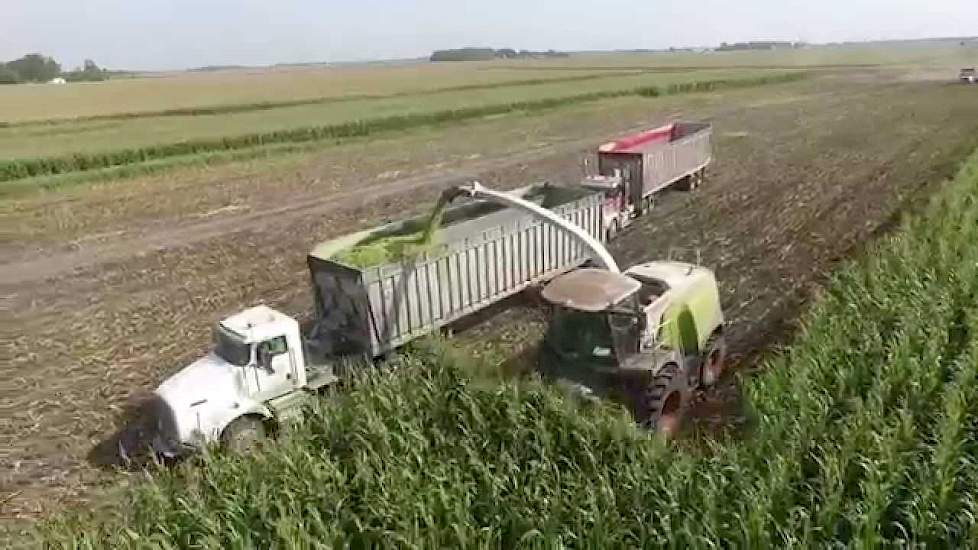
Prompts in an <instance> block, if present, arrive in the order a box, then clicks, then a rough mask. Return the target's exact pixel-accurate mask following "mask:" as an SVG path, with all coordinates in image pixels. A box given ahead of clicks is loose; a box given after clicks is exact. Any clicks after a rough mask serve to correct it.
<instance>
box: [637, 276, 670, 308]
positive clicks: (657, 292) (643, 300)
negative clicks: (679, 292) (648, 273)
mask: <svg viewBox="0 0 978 550" xmlns="http://www.w3.org/2000/svg"><path fill="white" fill-rule="evenodd" d="M633 278H634V279H635V280H637V281H638V282H640V283H642V287H641V288H639V289H638V292H637V295H638V303H639V306H640V307H642V308H647V307H649V306H650V305H652V303H653V302H655V301H656V300H657V299H658V298H659V296H662V295H663V294H665V293H666V292H668V291H669V285H667V284H666V283H664V282H662V281H660V280H658V279H651V278H648V277H634V276H633Z"/></svg>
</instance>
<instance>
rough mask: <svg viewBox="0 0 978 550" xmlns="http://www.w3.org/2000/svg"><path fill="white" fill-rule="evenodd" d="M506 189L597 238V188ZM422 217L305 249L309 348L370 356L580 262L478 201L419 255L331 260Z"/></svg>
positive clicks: (539, 224) (553, 238) (550, 238)
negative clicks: (312, 318)
mask: <svg viewBox="0 0 978 550" xmlns="http://www.w3.org/2000/svg"><path fill="white" fill-rule="evenodd" d="M512 193H513V194H515V195H518V196H520V197H523V198H530V197H533V198H534V200H536V201H537V202H538V203H542V205H543V206H545V207H547V208H549V209H551V210H552V211H554V212H556V213H558V214H560V215H561V216H563V217H565V218H566V219H569V220H570V221H572V222H574V223H576V224H577V225H579V226H580V227H582V228H584V229H585V230H586V231H587V232H588V233H589V234H591V235H592V236H593V237H595V238H596V239H598V240H601V241H602V242H603V240H604V231H603V229H602V227H603V226H602V219H601V216H602V210H601V204H602V194H601V193H600V192H596V191H592V190H588V189H583V188H578V187H574V188H567V187H556V186H551V185H547V184H542V185H536V186H529V187H525V188H522V189H518V190H515V191H513V192H512ZM426 222H427V217H418V218H413V219H410V220H406V221H402V222H396V223H392V224H389V225H385V226H381V227H378V228H375V229H370V230H367V231H363V232H360V233H356V234H353V235H348V236H345V237H340V238H338V239H334V240H331V241H327V242H324V243H322V244H320V245H319V246H317V247H316V248H315V249H314V250H313V251H312V253H311V254H310V255H309V258H308V262H309V271H310V274H311V275H312V283H313V289H314V293H315V304H316V314H317V321H316V326H315V328H314V331H313V334H311V335H310V336H311V340H312V341H313V342H314V345H315V348H316V352H317V353H320V354H323V355H326V356H334V357H335V356H369V357H376V356H379V355H381V354H384V353H386V352H388V351H391V350H393V349H395V348H397V347H399V346H401V345H403V344H405V343H407V342H409V341H410V340H412V339H414V338H417V337H419V336H422V335H425V334H428V333H430V332H432V331H434V330H436V329H438V328H440V327H442V326H445V325H447V324H449V323H451V322H453V321H456V320H458V319H460V318H462V317H464V316H466V315H469V314H471V313H473V312H475V311H478V310H480V309H482V308H484V307H486V306H489V305H490V304H492V303H494V302H497V301H499V300H501V299H503V298H506V297H508V296H511V295H513V294H515V293H517V292H520V291H521V290H523V289H525V288H526V287H528V286H530V285H534V284H537V283H540V282H543V281H546V280H548V279H550V278H552V277H554V276H556V275H558V274H560V273H563V272H566V271H568V270H571V269H574V268H575V267H577V266H579V265H581V264H582V263H584V262H585V261H587V260H588V259H590V252H589V251H588V250H586V249H585V247H583V246H581V245H580V243H578V242H576V241H575V240H574V239H573V238H571V237H570V236H568V235H567V234H566V233H564V232H562V231H560V230H559V229H557V228H555V227H553V226H551V225H550V224H547V223H545V222H543V221H541V220H540V219H538V218H536V217H534V216H533V215H532V214H529V213H527V212H524V211H521V210H517V209H514V208H507V207H503V206H501V205H498V204H495V203H492V202H487V201H482V200H476V201H469V202H468V203H466V204H462V205H459V206H456V207H452V208H449V209H447V210H446V211H445V213H444V217H443V221H442V224H441V228H440V229H439V230H438V232H437V233H436V239H435V243H436V245H437V246H436V247H435V248H434V249H433V250H431V251H429V252H425V253H422V254H420V255H418V256H413V257H411V258H408V259H402V260H400V261H397V262H395V263H385V264H382V265H374V266H370V267H357V266H353V265H348V264H346V263H343V262H342V261H340V260H339V259H337V257H336V255H337V254H338V253H339V252H341V251H343V250H346V249H348V248H350V247H352V246H356V245H358V244H364V243H370V242H375V241H376V240H377V239H382V238H385V237H390V236H396V235H406V234H412V233H415V232H417V231H420V230H421V229H422V228H423V227H424V226H425V224H426Z"/></svg>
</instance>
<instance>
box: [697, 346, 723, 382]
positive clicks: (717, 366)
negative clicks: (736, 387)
mask: <svg viewBox="0 0 978 550" xmlns="http://www.w3.org/2000/svg"><path fill="white" fill-rule="evenodd" d="M726 367H727V344H726V342H725V341H724V339H723V335H722V334H716V335H714V336H713V337H711V338H710V340H709V341H708V342H707V343H706V354H705V355H704V356H703V372H702V375H701V376H700V380H701V383H702V385H703V386H704V387H707V388H708V387H710V386H713V385H715V384H716V383H717V382H719V381H720V377H721V376H723V371H724V370H725V369H726Z"/></svg>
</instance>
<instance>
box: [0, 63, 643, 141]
mask: <svg viewBox="0 0 978 550" xmlns="http://www.w3.org/2000/svg"><path fill="white" fill-rule="evenodd" d="M639 72H642V71H640V70H628V69H626V70H618V71H614V72H610V73H597V74H584V75H573V76H561V77H556V78H524V79H521V80H504V81H501V82H488V83H484V84H462V85H459V86H447V87H443V88H436V89H433V90H423V91H410V92H397V93H391V94H350V95H342V96H332V97H311V98H305V99H290V100H283V101H258V102H254V103H232V104H227V105H212V106H204V107H179V108H174V109H162V110H158V111H135V112H127V113H111V114H104V115H91V116H84V117H75V118H51V119H42V120H25V121H21V122H0V128H17V127H23V126H41V125H55V124H71V123H76V122H97V121H103V120H131V119H134V118H154V117H167V116H209V115H226V114H233V113H247V112H249V111H267V110H270V109H278V108H280V107H299V106H303V105H325V104H327V103H342V102H344V101H358V100H361V99H391V98H395V97H410V96H425V95H431V94H438V93H448V92H464V91H469V90H492V89H496V88H510V87H519V86H536V85H539V84H557V83H561V82H580V81H586V80H598V79H605V78H614V77H618V76H628V75H633V74H637V73H639Z"/></svg>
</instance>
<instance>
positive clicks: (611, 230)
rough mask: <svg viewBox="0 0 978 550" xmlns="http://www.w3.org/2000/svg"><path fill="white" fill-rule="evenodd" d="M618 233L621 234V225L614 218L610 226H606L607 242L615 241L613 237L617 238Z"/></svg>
mask: <svg viewBox="0 0 978 550" xmlns="http://www.w3.org/2000/svg"><path fill="white" fill-rule="evenodd" d="M619 233H621V223H620V222H619V221H618V219H617V218H616V219H614V220H611V225H609V226H608V235H607V238H608V241H613V240H615V237H617V236H618V234H619Z"/></svg>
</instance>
